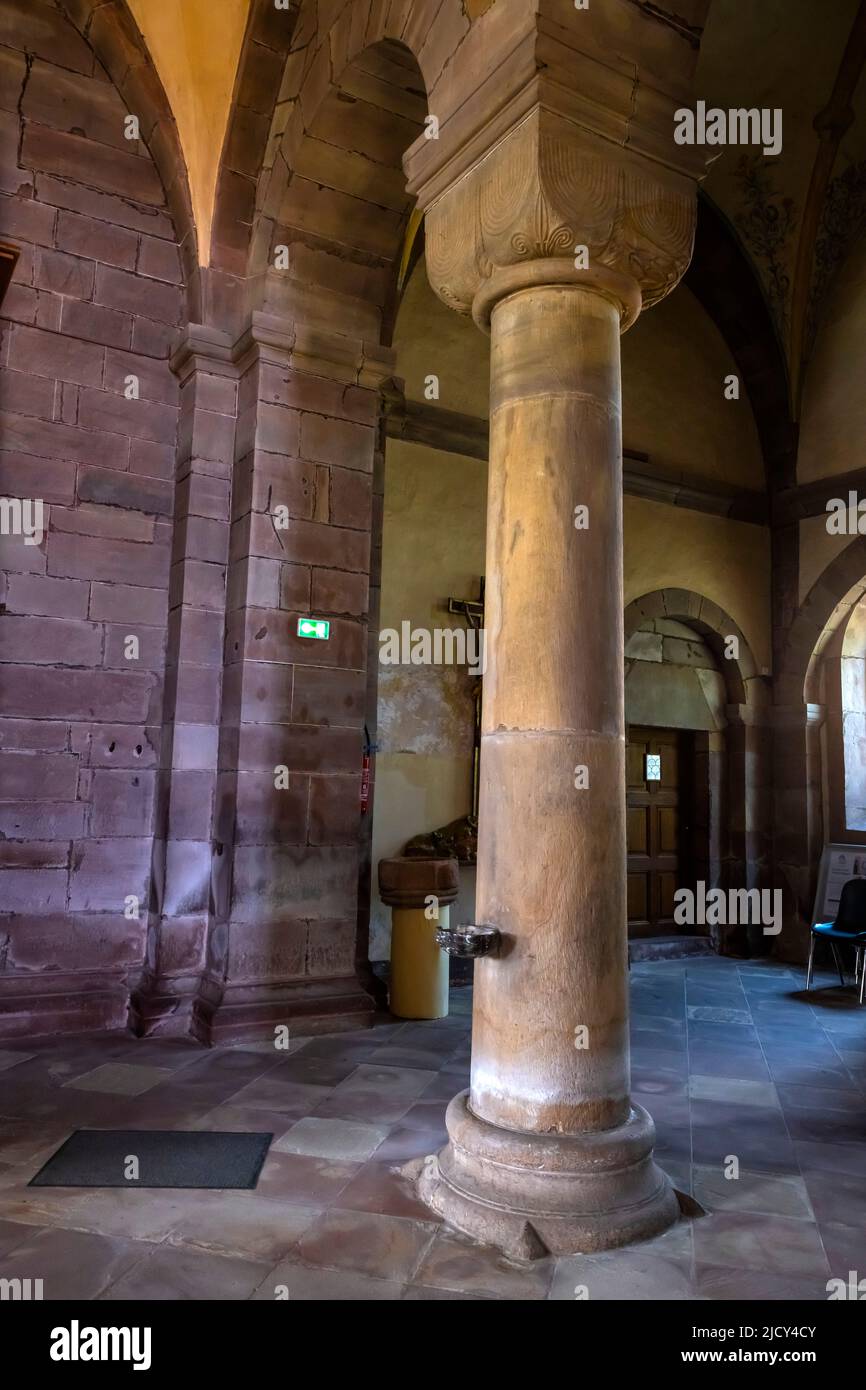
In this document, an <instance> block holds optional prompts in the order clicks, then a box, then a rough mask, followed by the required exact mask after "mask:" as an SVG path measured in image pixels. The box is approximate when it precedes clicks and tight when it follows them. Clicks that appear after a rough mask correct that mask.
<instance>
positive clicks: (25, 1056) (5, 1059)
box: [0, 1050, 36, 1071]
mask: <svg viewBox="0 0 866 1390" xmlns="http://www.w3.org/2000/svg"><path fill="white" fill-rule="evenodd" d="M35 1056H36V1054H35V1053H34V1052H7V1051H5V1050H0V1071H11V1069H12V1067H20V1066H21V1064H22V1062H29V1061H31V1059H32V1058H33V1057H35Z"/></svg>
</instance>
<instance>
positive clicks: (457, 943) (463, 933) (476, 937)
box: [436, 923, 502, 960]
mask: <svg viewBox="0 0 866 1390" xmlns="http://www.w3.org/2000/svg"><path fill="white" fill-rule="evenodd" d="M501 939H502V938H501V936H500V933H499V929H498V928H497V927H481V926H475V925H474V924H472V923H469V924H467V925H466V926H461V927H440V928H439V930H438V931H437V933H436V940H437V942H438V944H439V945H440V946H441V947H442V950H443V951H446V952H447V954H448V955H449V956H460V958H461V959H463V960H467V959H470V960H474V959H476V958H477V957H478V956H488V955H490V954H491V952H493V951H495V950H496V949H497V948H498V946H499V943H500V941H501Z"/></svg>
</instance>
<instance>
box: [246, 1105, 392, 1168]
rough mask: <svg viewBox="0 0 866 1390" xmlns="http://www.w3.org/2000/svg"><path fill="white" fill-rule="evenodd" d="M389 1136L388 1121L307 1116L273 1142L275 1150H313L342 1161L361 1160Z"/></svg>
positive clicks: (367, 1156) (308, 1152)
mask: <svg viewBox="0 0 866 1390" xmlns="http://www.w3.org/2000/svg"><path fill="white" fill-rule="evenodd" d="M387 1137H388V1126H387V1125H367V1124H361V1123H360V1122H358V1121H356V1120H340V1119H319V1118H317V1117H315V1116H312V1115H310V1116H307V1117H306V1118H305V1119H302V1120H298V1121H297V1123H296V1124H294V1125H292V1127H291V1129H289V1130H288V1131H287V1132H286V1133H285V1134H284V1135H283V1137H282V1138H281V1139H279V1140H278V1141H277V1142H276V1143H275V1144H274V1146H273V1147H274V1149H276V1150H277V1152H278V1153H295V1154H312V1155H314V1156H315V1157H316V1158H334V1159H337V1160H338V1161H341V1162H347V1163H352V1162H363V1161H364V1160H365V1159H368V1158H369V1157H370V1156H371V1154H373V1153H375V1151H376V1149H377V1148H378V1147H379V1145H380V1144H381V1143H382V1141H383V1139H386V1138H387Z"/></svg>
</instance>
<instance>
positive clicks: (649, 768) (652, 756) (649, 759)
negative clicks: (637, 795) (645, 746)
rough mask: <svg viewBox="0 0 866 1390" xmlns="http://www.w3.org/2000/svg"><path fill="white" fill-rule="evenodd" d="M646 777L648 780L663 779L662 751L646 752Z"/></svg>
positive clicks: (656, 780)
mask: <svg viewBox="0 0 866 1390" xmlns="http://www.w3.org/2000/svg"><path fill="white" fill-rule="evenodd" d="M644 777H645V779H646V781H647V782H660V781H661V780H662V755H661V753H647V754H646V756H645V758H644Z"/></svg>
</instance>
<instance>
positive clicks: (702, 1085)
mask: <svg viewBox="0 0 866 1390" xmlns="http://www.w3.org/2000/svg"><path fill="white" fill-rule="evenodd" d="M689 1095H690V1096H691V1097H692V1099H693V1100H711V1101H713V1100H720V1101H725V1102H727V1103H730V1104H732V1105H756V1106H759V1107H760V1108H761V1109H775V1110H778V1109H779V1108H780V1106H779V1097H778V1095H777V1094H776V1088H775V1086H774V1085H773V1084H772V1083H771V1082H769V1081H747V1080H744V1079H742V1078H741V1077H734V1076H702V1075H700V1074H699V1073H698V1074H695V1073H694V1072H692V1074H691V1075H690V1076H689Z"/></svg>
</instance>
